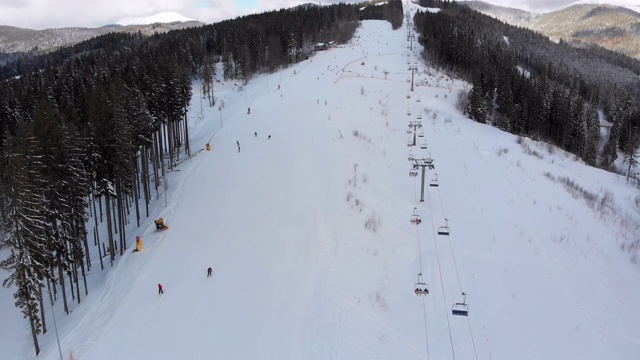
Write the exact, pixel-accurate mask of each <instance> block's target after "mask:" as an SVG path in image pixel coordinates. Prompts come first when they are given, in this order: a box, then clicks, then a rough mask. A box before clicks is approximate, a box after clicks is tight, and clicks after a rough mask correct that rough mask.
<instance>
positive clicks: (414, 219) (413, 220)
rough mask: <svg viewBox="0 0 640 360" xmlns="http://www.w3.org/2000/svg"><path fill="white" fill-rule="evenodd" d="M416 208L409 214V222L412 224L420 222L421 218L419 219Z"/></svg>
mask: <svg viewBox="0 0 640 360" xmlns="http://www.w3.org/2000/svg"><path fill="white" fill-rule="evenodd" d="M416 210H417V209H416V208H413V214H412V215H411V223H412V224H414V225H420V223H422V219H420V215H418V214H416Z"/></svg>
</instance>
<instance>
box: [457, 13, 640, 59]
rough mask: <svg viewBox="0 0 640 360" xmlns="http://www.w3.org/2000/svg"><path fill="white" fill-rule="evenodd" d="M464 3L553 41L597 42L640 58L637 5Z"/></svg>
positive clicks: (639, 29)
mask: <svg viewBox="0 0 640 360" xmlns="http://www.w3.org/2000/svg"><path fill="white" fill-rule="evenodd" d="M466 4H467V6H469V7H470V8H471V9H473V10H476V11H478V12H480V13H483V14H485V15H488V16H491V17H494V18H496V19H498V20H500V21H503V22H505V23H508V24H511V25H515V26H521V27H525V28H528V29H530V30H533V31H535V32H538V33H540V34H543V35H545V36H547V37H549V38H550V39H551V40H553V41H556V42H558V41H560V40H561V39H563V40H565V41H570V42H579V43H586V44H596V45H599V46H602V47H604V48H606V49H609V50H612V51H616V52H619V53H622V54H625V55H627V56H629V57H632V58H635V59H640V13H639V12H638V10H640V7H638V8H637V9H638V10H634V9H633V8H630V7H626V6H624V7H623V6H618V5H610V4H582V3H576V4H572V5H570V6H568V7H565V8H563V9H560V10H557V11H552V12H547V13H539V14H537V13H531V12H527V11H524V10H520V9H514V8H505V7H501V6H495V5H492V4H489V3H485V2H482V1H469V2H466Z"/></svg>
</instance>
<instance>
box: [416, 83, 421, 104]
mask: <svg viewBox="0 0 640 360" xmlns="http://www.w3.org/2000/svg"><path fill="white" fill-rule="evenodd" d="M418 84H420V81H418V82H417V83H416V86H418ZM416 102H420V95H418V97H417V98H416Z"/></svg>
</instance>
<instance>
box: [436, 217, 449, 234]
mask: <svg viewBox="0 0 640 360" xmlns="http://www.w3.org/2000/svg"><path fill="white" fill-rule="evenodd" d="M444 221H445V225H444V226H440V227H439V228H438V235H445V236H449V219H444Z"/></svg>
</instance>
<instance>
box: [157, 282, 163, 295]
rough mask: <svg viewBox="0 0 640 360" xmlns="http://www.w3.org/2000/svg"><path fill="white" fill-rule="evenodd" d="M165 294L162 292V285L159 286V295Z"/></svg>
mask: <svg viewBox="0 0 640 360" xmlns="http://www.w3.org/2000/svg"><path fill="white" fill-rule="evenodd" d="M161 294H164V291H162V285H161V284H158V295H161Z"/></svg>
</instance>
